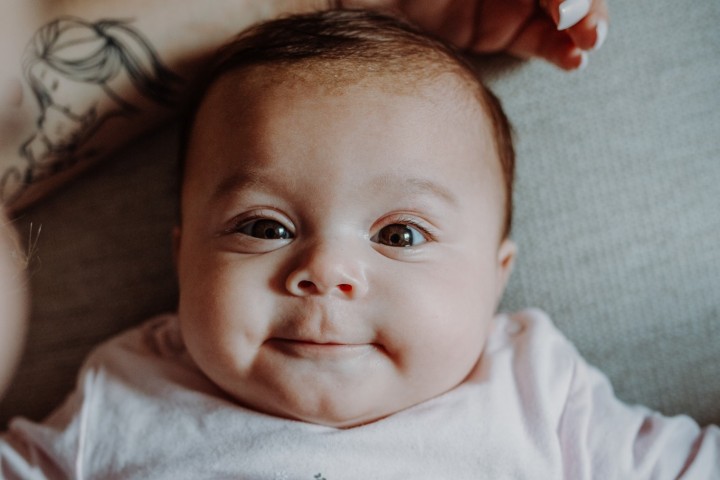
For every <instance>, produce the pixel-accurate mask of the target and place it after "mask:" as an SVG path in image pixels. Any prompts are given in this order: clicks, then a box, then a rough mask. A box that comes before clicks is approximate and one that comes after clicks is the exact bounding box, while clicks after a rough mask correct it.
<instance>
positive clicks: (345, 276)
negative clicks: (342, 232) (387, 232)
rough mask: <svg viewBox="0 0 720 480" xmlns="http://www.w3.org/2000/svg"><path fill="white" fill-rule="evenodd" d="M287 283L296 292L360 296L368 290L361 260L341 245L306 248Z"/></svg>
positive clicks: (348, 296) (351, 297)
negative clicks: (343, 249) (344, 249)
mask: <svg viewBox="0 0 720 480" xmlns="http://www.w3.org/2000/svg"><path fill="white" fill-rule="evenodd" d="M285 287H286V289H287V291H288V292H290V293H291V294H293V295H296V296H308V295H338V296H342V297H344V298H349V299H353V298H359V297H362V296H364V295H365V294H366V293H367V290H368V283H367V279H366V277H365V268H363V265H362V261H361V260H360V259H358V258H353V257H352V256H350V255H348V254H347V252H343V251H342V249H339V248H328V247H326V246H316V247H314V248H312V249H309V250H308V251H306V252H304V253H303V255H302V258H301V259H300V262H299V263H298V265H297V267H296V268H294V269H293V270H292V271H291V272H290V274H289V275H288V277H287V279H286V282H285Z"/></svg>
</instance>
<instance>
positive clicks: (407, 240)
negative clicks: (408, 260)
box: [372, 223, 426, 247]
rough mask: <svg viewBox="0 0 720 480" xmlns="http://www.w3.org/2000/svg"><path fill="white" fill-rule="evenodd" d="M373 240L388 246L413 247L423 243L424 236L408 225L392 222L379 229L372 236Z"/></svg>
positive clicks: (424, 240)
mask: <svg viewBox="0 0 720 480" xmlns="http://www.w3.org/2000/svg"><path fill="white" fill-rule="evenodd" d="M372 241H373V242H377V243H381V244H383V245H387V246H389V247H414V246H416V245H419V244H421V243H425V242H426V239H425V236H424V235H423V234H422V233H420V232H419V231H418V230H417V229H416V228H413V227H411V226H410V225H403V224H400V223H393V224H392V225H387V226H385V227H383V228H381V229H380V231H379V232H378V233H377V234H376V235H375V236H374V237H373V238H372Z"/></svg>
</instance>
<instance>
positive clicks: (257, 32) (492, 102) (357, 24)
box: [180, 10, 515, 238]
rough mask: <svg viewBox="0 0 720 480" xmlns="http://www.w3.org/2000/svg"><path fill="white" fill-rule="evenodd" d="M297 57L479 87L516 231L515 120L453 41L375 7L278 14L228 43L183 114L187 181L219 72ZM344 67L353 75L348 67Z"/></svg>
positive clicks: (283, 63)
mask: <svg viewBox="0 0 720 480" xmlns="http://www.w3.org/2000/svg"><path fill="white" fill-rule="evenodd" d="M299 64H301V65H303V66H307V65H309V64H320V65H321V66H323V65H327V64H333V65H340V66H342V65H345V66H347V65H352V66H355V67H356V66H358V65H363V66H366V67H368V68H367V70H364V71H363V72H361V73H359V75H367V74H366V73H365V72H370V71H372V72H374V73H372V75H377V76H380V75H385V74H388V73H389V74H397V73H401V74H402V73H408V74H410V75H412V76H414V77H416V78H418V79H421V78H428V77H430V78H432V76H434V75H438V74H440V73H443V72H451V73H454V74H457V75H458V76H460V77H461V78H463V79H465V80H466V81H468V82H469V83H470V85H472V86H475V87H477V88H476V91H475V94H476V97H477V98H478V100H479V102H480V104H481V106H482V107H483V110H484V111H485V112H486V114H487V115H488V117H489V120H490V123H491V125H492V136H493V139H494V143H495V150H496V152H497V155H498V157H499V160H500V166H501V170H502V174H503V180H504V183H505V185H504V187H505V200H506V201H505V218H504V225H503V230H502V236H503V238H506V237H507V236H508V235H509V234H510V228H511V225H512V210H513V208H512V189H513V181H514V175H515V151H514V147H513V140H512V127H511V125H510V122H509V121H508V119H507V117H506V115H505V113H504V111H503V109H502V106H501V104H500V101H499V100H498V98H497V97H496V96H495V95H494V94H493V93H492V92H491V91H490V90H489V89H488V88H487V87H486V86H485V84H484V83H483V81H482V80H481V78H480V76H479V73H478V72H477V71H476V69H475V67H474V66H473V65H472V64H471V63H470V62H469V61H468V59H467V58H466V57H465V55H463V54H462V53H461V52H459V51H458V50H456V49H455V48H454V47H452V46H451V45H448V44H447V43H445V42H444V41H442V40H440V39H438V38H436V37H434V36H432V35H430V34H428V33H426V32H423V31H421V30H419V29H418V28H417V27H415V26H414V25H412V24H410V23H408V22H406V21H404V20H401V19H399V18H396V17H390V16H387V15H384V14H380V13H377V12H372V11H365V10H329V11H323V12H317V13H311V14H303V15H294V16H290V17H286V18H280V19H277V20H272V21H268V22H265V23H260V24H257V25H255V26H254V27H251V28H250V29H248V30H246V31H244V32H242V33H241V34H239V35H238V36H237V37H236V38H234V39H233V40H232V41H231V42H230V43H228V44H227V45H226V46H225V47H223V48H222V49H221V50H220V51H219V52H218V54H217V57H216V58H215V60H214V61H213V62H212V64H211V65H210V67H209V68H208V69H207V70H205V73H204V76H203V77H202V79H201V80H200V84H199V88H198V89H197V91H196V96H195V98H194V99H193V101H192V102H191V104H190V110H189V115H187V116H186V119H185V125H184V129H183V132H182V136H181V148H180V166H181V168H180V178H181V181H182V176H183V168H184V162H185V157H186V155H187V150H188V144H189V142H190V134H191V133H192V128H193V125H194V121H195V117H196V115H197V112H198V109H199V108H200V105H201V103H202V101H203V99H204V97H205V96H206V94H207V93H208V91H209V89H210V87H211V86H212V85H213V84H214V83H215V82H216V81H217V80H218V79H219V78H220V77H222V76H223V75H225V74H227V73H228V72H231V71H237V70H241V69H245V68H251V67H257V66H279V67H296V66H297V65H299ZM374 67H382V68H374ZM343 73H344V74H348V70H347V69H345V71H344V72H343ZM350 74H352V72H351V73H350ZM181 187H182V185H181Z"/></svg>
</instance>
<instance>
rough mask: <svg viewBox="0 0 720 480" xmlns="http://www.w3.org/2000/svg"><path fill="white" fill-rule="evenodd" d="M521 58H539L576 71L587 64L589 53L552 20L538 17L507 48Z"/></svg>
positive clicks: (542, 16) (564, 68)
mask: <svg viewBox="0 0 720 480" xmlns="http://www.w3.org/2000/svg"><path fill="white" fill-rule="evenodd" d="M507 50H508V52H509V53H511V54H513V55H515V56H518V57H521V58H532V57H539V58H543V59H545V60H547V61H548V62H550V63H553V64H555V65H557V66H558V67H560V68H562V69H563V70H576V69H580V68H582V67H584V66H585V65H586V64H587V59H588V57H587V53H585V52H583V51H582V50H581V49H579V48H578V47H577V46H576V45H575V43H574V42H573V40H572V39H571V38H570V35H568V33H567V32H561V31H558V30H557V28H556V26H555V24H554V23H553V21H552V20H550V19H549V18H547V17H546V16H545V15H536V16H535V17H533V18H532V19H531V20H530V21H528V23H527V24H526V25H525V27H524V28H523V30H522V31H521V32H520V33H519V34H518V35H517V36H516V37H515V39H514V40H513V42H512V43H511V44H510V45H509V46H508V48H507Z"/></svg>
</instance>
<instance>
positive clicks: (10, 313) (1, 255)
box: [0, 205, 27, 396]
mask: <svg viewBox="0 0 720 480" xmlns="http://www.w3.org/2000/svg"><path fill="white" fill-rule="evenodd" d="M20 255H21V254H20V251H19V249H18V245H17V242H16V236H15V232H14V230H13V229H12V227H11V226H10V225H9V223H8V220H7V219H6V218H5V214H4V212H3V210H2V205H0V396H2V393H3V391H4V389H5V387H6V386H7V384H8V382H9V380H10V377H11V376H12V372H13V370H14V367H15V364H16V363H17V359H18V356H19V354H20V351H21V350H22V343H23V333H24V331H25V320H26V319H25V315H26V311H27V292H26V291H25V277H24V275H23V266H22V256H20Z"/></svg>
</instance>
